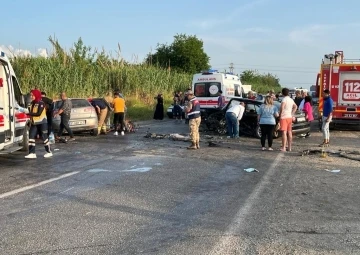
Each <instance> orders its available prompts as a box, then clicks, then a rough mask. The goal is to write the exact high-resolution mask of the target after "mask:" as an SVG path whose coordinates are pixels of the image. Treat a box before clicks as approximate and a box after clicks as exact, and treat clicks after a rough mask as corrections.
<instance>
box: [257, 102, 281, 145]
mask: <svg viewBox="0 0 360 255" xmlns="http://www.w3.org/2000/svg"><path fill="white" fill-rule="evenodd" d="M277 117H279V112H278V108H277V107H276V106H275V105H274V102H273V99H272V97H271V96H266V97H265V104H262V105H261V106H260V111H259V115H258V123H259V125H260V129H261V146H262V150H263V151H264V150H266V148H265V141H266V138H267V139H268V146H269V148H268V150H269V151H272V150H273V148H272V144H273V134H274V128H275V125H276V119H275V118H277Z"/></svg>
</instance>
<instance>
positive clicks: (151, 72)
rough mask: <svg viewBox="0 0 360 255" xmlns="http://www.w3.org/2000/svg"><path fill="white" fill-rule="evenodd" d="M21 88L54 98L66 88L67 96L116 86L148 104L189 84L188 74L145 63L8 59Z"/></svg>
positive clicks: (98, 93)
mask: <svg viewBox="0 0 360 255" xmlns="http://www.w3.org/2000/svg"><path fill="white" fill-rule="evenodd" d="M12 62H13V63H12V64H13V67H14V69H15V72H16V74H17V76H18V78H19V82H20V84H21V88H22V90H23V91H29V90H30V89H32V88H34V87H38V88H39V89H41V90H44V91H46V92H47V93H48V94H49V95H51V96H53V97H56V96H57V95H58V94H59V92H61V91H66V92H67V94H68V95H69V96H71V97H88V96H104V95H106V93H107V92H108V91H109V90H113V89H120V90H121V92H122V93H123V94H124V95H126V96H130V97H133V98H136V99H139V100H141V101H143V102H146V103H150V101H151V102H152V101H153V98H154V96H156V95H157V93H160V92H161V93H164V94H165V95H170V94H171V93H172V92H174V91H175V90H177V89H185V88H186V87H188V86H189V84H190V83H191V78H192V77H191V75H190V74H182V73H176V72H169V71H168V70H165V69H160V68H156V67H151V66H146V65H123V66H121V65H118V64H116V65H111V66H106V67H103V66H100V65H99V64H98V63H96V62H95V63H88V64H83V65H81V64H79V63H76V62H75V61H72V60H71V59H69V60H66V59H64V61H61V60H60V59H58V58H54V57H50V58H43V57H17V58H16V59H14V60H13V61H12Z"/></svg>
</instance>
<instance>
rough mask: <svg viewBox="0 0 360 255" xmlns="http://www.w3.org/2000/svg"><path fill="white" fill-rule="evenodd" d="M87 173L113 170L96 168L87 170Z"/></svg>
mask: <svg viewBox="0 0 360 255" xmlns="http://www.w3.org/2000/svg"><path fill="white" fill-rule="evenodd" d="M87 172H89V173H100V172H111V170H106V169H100V168H94V169H89V170H87Z"/></svg>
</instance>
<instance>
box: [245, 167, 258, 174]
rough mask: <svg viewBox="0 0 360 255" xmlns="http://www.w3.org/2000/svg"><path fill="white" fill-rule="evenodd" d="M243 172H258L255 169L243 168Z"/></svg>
mask: <svg viewBox="0 0 360 255" xmlns="http://www.w3.org/2000/svg"><path fill="white" fill-rule="evenodd" d="M244 171H246V172H248V173H252V172H259V170H257V169H255V168H252V167H251V168H245V169H244Z"/></svg>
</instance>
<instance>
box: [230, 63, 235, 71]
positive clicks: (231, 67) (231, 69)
mask: <svg viewBox="0 0 360 255" xmlns="http://www.w3.org/2000/svg"><path fill="white" fill-rule="evenodd" d="M229 68H230V73H234V63H230V67H229Z"/></svg>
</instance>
